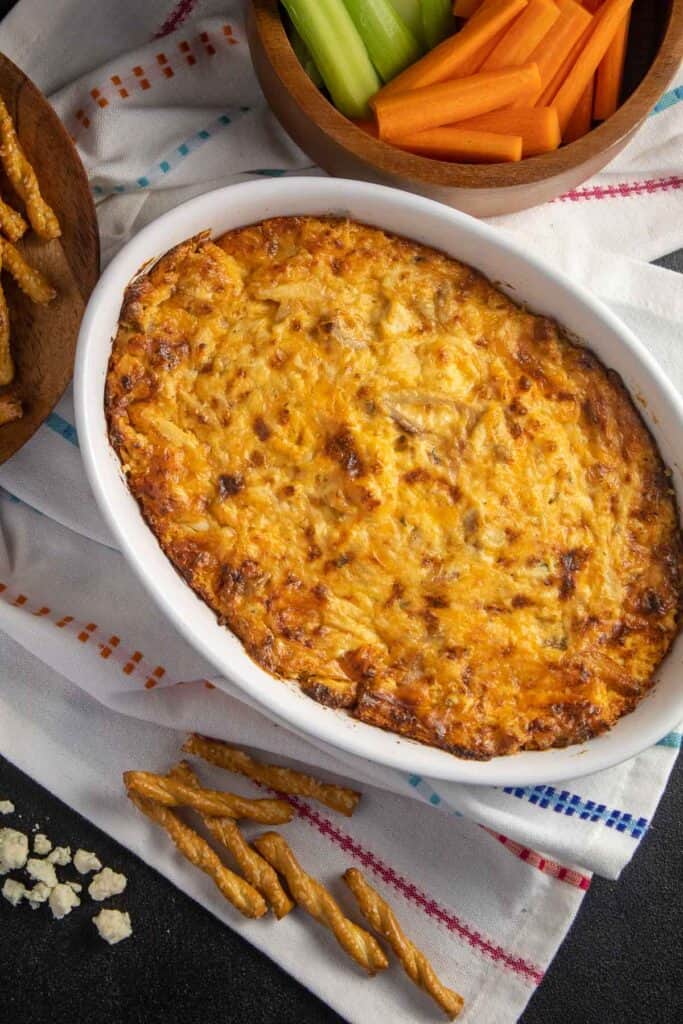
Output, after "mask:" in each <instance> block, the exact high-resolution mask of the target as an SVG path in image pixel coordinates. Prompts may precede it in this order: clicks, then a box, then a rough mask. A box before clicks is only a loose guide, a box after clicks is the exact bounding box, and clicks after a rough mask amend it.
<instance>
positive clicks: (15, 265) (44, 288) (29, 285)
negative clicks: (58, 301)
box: [0, 238, 57, 305]
mask: <svg viewBox="0 0 683 1024" xmlns="http://www.w3.org/2000/svg"><path fill="white" fill-rule="evenodd" d="M0 246H1V247H2V266H3V267H6V268H7V270H9V272H10V274H11V275H12V277H13V278H14V280H15V281H16V282H17V284H18V285H19V287H20V288H21V290H22V292H24V293H25V294H26V295H28V297H29V299H32V300H33V301H34V302H38V303H40V304H41V305H45V303H47V302H51V301H52V299H54V297H55V295H56V294H57V293H56V291H55V290H54V288H53V287H52V285H51V284H50V283H49V282H48V281H47V280H46V279H45V278H44V277H43V275H42V274H41V273H40V271H39V270H36V268H35V267H32V266H31V264H30V263H27V262H26V260H25V259H24V257H23V256H22V254H21V253H20V252H19V250H18V249H17V248H15V246H13V245H12V243H11V242H8V241H7V239H6V238H1V239H0Z"/></svg>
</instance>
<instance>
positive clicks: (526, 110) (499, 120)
mask: <svg viewBox="0 0 683 1024" xmlns="http://www.w3.org/2000/svg"><path fill="white" fill-rule="evenodd" d="M456 127H457V128H474V129H476V130H477V131H483V132H499V133H500V134H503V135H519V136H521V138H522V156H523V157H527V156H536V155H537V154H538V153H549V152H550V151H551V150H553V149H557V147H558V146H559V145H560V142H561V138H560V122H559V121H558V119H557V111H556V110H555V108H554V107H515V108H513V109H511V108H507V109H506V110H492V111H490V113H488V114H480V115H479V117H470V118H468V120H467V121H460V122H459V123H458V124H457V125H456Z"/></svg>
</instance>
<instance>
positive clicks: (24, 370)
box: [0, 54, 100, 464]
mask: <svg viewBox="0 0 683 1024" xmlns="http://www.w3.org/2000/svg"><path fill="white" fill-rule="evenodd" d="M0 95H2V98H3V99H4V101H5V103H6V104H7V108H8V110H9V112H10V114H11V116H12V119H13V121H14V124H15V126H16V130H17V135H18V136H19V141H20V143H21V145H22V148H23V149H24V152H25V153H26V156H27V157H28V159H29V160H30V162H31V164H32V165H33V167H34V170H35V172H36V175H37V177H38V181H39V183H40V188H41V191H42V193H43V195H44V197H45V199H46V200H47V202H48V203H49V204H50V206H52V208H53V209H54V211H55V213H56V214H57V217H58V219H59V222H60V224H61V228H62V235H61V238H57V239H55V240H53V241H49V242H46V241H43V240H42V239H40V238H38V236H37V235H36V234H35V232H33V231H29V232H27V234H26V235H25V236H24V238H23V239H21V241H20V242H18V243H17V247H18V248H19V249H21V251H22V252H23V253H24V255H25V257H26V258H27V259H28V260H29V261H30V262H31V263H32V264H33V265H34V266H36V267H38V269H40V270H41V271H42V272H43V273H44V274H45V276H46V277H47V278H48V280H49V281H50V282H51V284H52V285H53V286H54V287H55V288H56V289H57V297H56V298H55V299H54V300H53V301H52V302H51V303H50V304H49V305H46V306H37V305H35V303H32V302H31V301H30V300H29V299H28V298H27V297H26V296H25V295H24V294H23V293H22V292H20V291H19V289H18V288H17V287H16V285H15V284H14V282H13V281H12V280H10V279H9V277H8V275H6V274H5V275H4V277H3V287H4V289H5V293H6V295H7V304H8V306H9V312H10V322H11V332H12V336H11V345H12V352H13V356H14V361H15V364H16V376H15V379H14V382H13V383H12V385H11V387H10V388H9V389H8V390H10V391H11V392H12V393H13V394H16V395H18V397H19V398H20V399H21V401H22V403H23V406H24V416H23V418H22V419H21V420H17V421H16V422H15V423H11V424H8V425H6V426H4V427H2V428H0V464H1V463H3V462H5V461H6V460H7V459H8V458H9V457H10V456H11V455H13V454H14V453H15V452H16V451H18V449H19V448H21V446H22V445H23V444H24V443H25V442H26V441H27V440H28V439H29V438H30V437H31V436H32V434H34V433H35V431H36V430H37V429H38V427H39V426H40V424H41V423H42V422H43V420H44V419H45V418H46V417H47V416H48V415H49V413H50V411H51V410H52V409H53V408H54V406H55V405H56V403H57V402H58V400H59V398H60V396H61V395H62V393H63V391H64V389H65V388H66V386H67V384H68V383H69V381H70V380H71V375H72V372H73V363H74V355H75V352H76V340H77V337H78V328H79V326H80V322H81V317H82V315H83V310H84V309H85V304H86V302H87V300H88V297H89V295H90V292H91V291H92V289H93V288H94V286H95V282H96V281H97V277H98V274H99V263H100V256H99V238H98V233H97V220H96V217H95V207H94V205H93V201H92V198H91V195H90V187H89V185H88V180H87V178H86V175H85V171H84V169H83V165H82V164H81V161H80V159H79V157H78V154H77V152H76V149H75V147H74V145H73V143H72V141H71V139H70V138H69V135H68V133H67V132H66V130H65V128H64V127H63V125H62V123H61V121H60V120H59V118H58V117H57V115H56V113H55V112H54V110H53V109H52V107H51V106H50V104H49V103H48V102H47V100H46V99H45V97H44V96H43V95H42V93H41V92H40V91H39V90H38V89H37V88H36V87H35V86H34V85H33V83H32V82H31V81H30V80H29V79H28V78H27V77H26V75H24V74H23V72H22V71H20V70H19V68H18V67H16V65H14V64H13V63H12V62H11V61H10V60H8V58H7V57H5V56H3V55H2V54H0ZM0 193H1V194H2V197H3V198H4V199H5V200H6V201H7V202H9V203H10V205H12V206H13V207H14V208H15V209H18V210H20V211H21V212H22V213H23V212H24V208H23V204H22V203H21V200H20V199H19V198H18V197H17V196H16V194H15V193H14V192H13V190H12V188H11V186H10V185H9V183H8V181H7V180H6V178H5V177H4V175H3V176H2V178H1V179H0Z"/></svg>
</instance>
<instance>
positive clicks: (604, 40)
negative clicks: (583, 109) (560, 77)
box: [552, 0, 633, 135]
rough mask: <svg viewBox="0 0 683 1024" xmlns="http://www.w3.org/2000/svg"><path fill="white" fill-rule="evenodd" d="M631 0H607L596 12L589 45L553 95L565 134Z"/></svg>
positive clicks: (588, 41)
mask: <svg viewBox="0 0 683 1024" xmlns="http://www.w3.org/2000/svg"><path fill="white" fill-rule="evenodd" d="M632 4H633V0H605V2H604V4H603V5H602V7H601V8H600V10H599V11H598V12H597V14H595V15H594V17H593V27H592V31H591V34H590V36H589V37H588V40H587V42H586V45H585V47H584V48H583V50H582V52H581V53H580V54H579V56H578V57H577V60H576V63H575V64H574V66H573V68H572V69H571V71H570V72H569V74H568V75H567V77H566V78H565V80H564V82H563V83H562V85H561V86H560V88H559V91H558V93H557V95H556V96H555V97H554V99H553V104H552V105H553V106H554V107H556V109H557V114H558V117H559V119H560V130H561V132H562V134H563V135H564V132H565V129H566V127H567V124H568V122H569V118H570V117H571V115H572V113H573V111H574V108H575V107H576V105H577V103H578V102H579V100H580V99H581V96H582V94H583V92H584V89H585V88H586V86H587V85H588V83H589V81H590V80H591V78H592V77H593V75H594V74H595V72H596V71H597V70H598V65H599V64H600V61H601V60H602V58H603V57H604V56H605V54H606V53H607V50H608V48H609V45H610V43H611V42H612V40H613V39H614V37H615V35H616V34H617V32H618V30H619V26H620V25H621V22H622V21H623V20H624V18H625V17H626V15H627V13H628V12H629V10H630V9H631V6H632Z"/></svg>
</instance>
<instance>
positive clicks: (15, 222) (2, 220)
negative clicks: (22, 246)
mask: <svg viewBox="0 0 683 1024" xmlns="http://www.w3.org/2000/svg"><path fill="white" fill-rule="evenodd" d="M27 226H28V225H27V224H26V221H25V220H24V218H23V217H22V216H21V214H20V213H19V212H18V211H17V210H14V209H13V208H12V207H11V206H10V205H9V204H8V203H6V202H5V200H4V199H0V229H2V230H3V231H4V232H5V234H6V235H7V237H8V238H9V240H10V242H18V241H19V239H20V238H21V236H22V235H23V234H24V233H25V232H26V228H27Z"/></svg>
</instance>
